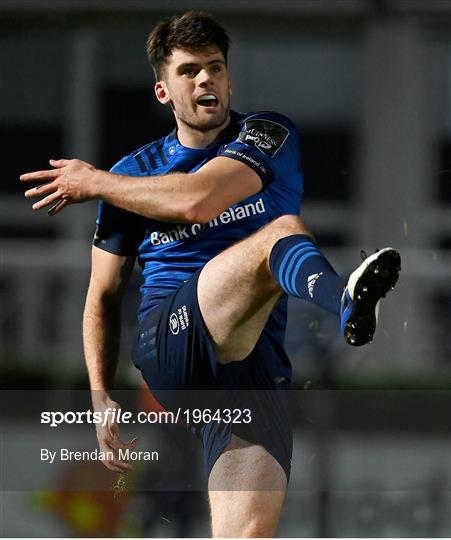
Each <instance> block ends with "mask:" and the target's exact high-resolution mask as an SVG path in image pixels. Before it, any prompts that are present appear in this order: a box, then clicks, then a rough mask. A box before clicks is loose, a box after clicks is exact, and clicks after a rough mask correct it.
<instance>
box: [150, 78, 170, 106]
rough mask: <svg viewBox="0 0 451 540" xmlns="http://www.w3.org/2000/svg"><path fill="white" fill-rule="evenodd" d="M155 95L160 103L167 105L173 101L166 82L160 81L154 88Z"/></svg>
mask: <svg viewBox="0 0 451 540" xmlns="http://www.w3.org/2000/svg"><path fill="white" fill-rule="evenodd" d="M154 90H155V95H156V96H157V99H158V101H159V102H160V103H162V104H163V105H167V104H168V103H169V102H170V101H171V97H170V96H169V91H168V88H167V86H166V84H165V82H164V81H158V82H157V83H155V86H154Z"/></svg>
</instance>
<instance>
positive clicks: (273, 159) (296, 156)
mask: <svg viewBox="0 0 451 540" xmlns="http://www.w3.org/2000/svg"><path fill="white" fill-rule="evenodd" d="M218 156H225V157H229V158H232V159H236V160H238V161H241V162H242V163H245V164H246V165H248V166H249V167H250V168H251V169H253V170H254V171H255V172H256V173H257V174H258V175H259V176H260V178H261V181H262V183H263V188H266V187H267V186H268V185H269V184H270V183H271V182H272V181H273V180H274V178H276V177H277V176H278V175H287V174H293V173H295V172H297V171H299V170H300V149H299V134H298V132H297V129H296V127H295V125H294V124H293V122H291V120H289V119H288V118H286V117H285V116H283V115H281V114H277V113H272V112H261V113H253V114H250V115H248V116H247V117H246V118H245V119H244V121H243V122H242V125H241V129H240V131H239V133H238V136H237V137H236V139H235V140H234V141H232V142H231V143H228V144H226V145H224V146H223V147H221V149H220V151H219V153H218Z"/></svg>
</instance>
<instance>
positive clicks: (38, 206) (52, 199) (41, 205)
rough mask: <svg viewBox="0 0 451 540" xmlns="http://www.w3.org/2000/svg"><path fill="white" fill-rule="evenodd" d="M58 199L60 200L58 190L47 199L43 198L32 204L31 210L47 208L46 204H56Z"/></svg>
mask: <svg viewBox="0 0 451 540" xmlns="http://www.w3.org/2000/svg"><path fill="white" fill-rule="evenodd" d="M59 199H61V193H60V192H59V190H57V191H55V192H54V193H51V194H50V195H48V196H47V197H44V198H43V199H41V200H40V201H38V202H37V203H34V204H33V206H32V208H33V210H40V209H41V208H44V206H47V205H48V204H52V203H53V202H57V201H58V200H59Z"/></svg>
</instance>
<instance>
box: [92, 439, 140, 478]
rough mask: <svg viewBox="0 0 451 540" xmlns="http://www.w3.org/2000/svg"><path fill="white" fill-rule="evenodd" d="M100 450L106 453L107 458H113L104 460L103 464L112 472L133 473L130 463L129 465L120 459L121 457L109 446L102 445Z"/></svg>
mask: <svg viewBox="0 0 451 540" xmlns="http://www.w3.org/2000/svg"><path fill="white" fill-rule="evenodd" d="M99 446H100V450H101V451H102V452H104V454H105V455H106V456H111V455H112V457H110V458H109V459H105V460H102V463H103V464H104V465H105V467H106V468H107V469H110V471H115V472H120V473H126V472H132V471H133V467H132V466H131V465H130V463H127V462H126V461H124V460H123V459H119V456H118V454H117V452H116V451H115V450H113V449H112V448H111V447H110V446H109V445H108V444H100V445H99Z"/></svg>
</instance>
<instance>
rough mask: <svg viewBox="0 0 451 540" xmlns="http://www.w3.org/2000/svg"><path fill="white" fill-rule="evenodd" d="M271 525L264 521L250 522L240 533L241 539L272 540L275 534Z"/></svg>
mask: <svg viewBox="0 0 451 540" xmlns="http://www.w3.org/2000/svg"><path fill="white" fill-rule="evenodd" d="M274 529H275V527H274V524H273V523H267V522H266V520H264V519H263V520H250V521H249V523H247V524H246V525H245V526H244V527H243V529H242V531H241V536H242V537H243V538H272V537H273V536H274V533H275V530H274Z"/></svg>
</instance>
